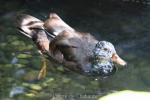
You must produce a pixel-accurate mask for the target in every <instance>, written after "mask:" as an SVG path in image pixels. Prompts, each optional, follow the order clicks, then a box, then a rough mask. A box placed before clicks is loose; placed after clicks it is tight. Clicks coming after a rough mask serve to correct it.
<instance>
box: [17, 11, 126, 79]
mask: <svg viewBox="0 0 150 100" xmlns="http://www.w3.org/2000/svg"><path fill="white" fill-rule="evenodd" d="M16 28H17V30H18V31H19V33H22V34H24V35H25V36H27V37H28V38H30V39H32V41H33V42H34V44H35V45H36V46H37V49H38V50H39V52H40V54H42V55H44V56H45V57H46V58H47V59H48V60H50V61H52V62H55V63H58V64H61V65H63V66H64V67H65V68H67V69H69V70H71V71H75V72H77V73H80V74H83V75H88V76H100V77H107V76H110V75H112V74H114V73H115V72H116V66H115V64H118V65H121V66H123V67H125V66H127V62H126V61H125V60H123V59H122V58H121V57H119V55H118V54H117V52H116V50H115V47H114V45H113V44H112V43H111V42H108V41H105V40H101V41H99V40H97V39H96V38H95V37H94V36H92V35H91V34H90V33H85V32H78V31H76V30H75V29H74V28H72V27H71V26H69V25H68V24H67V23H66V22H64V21H63V20H62V19H61V18H60V17H59V16H58V15H57V14H56V13H50V14H49V18H48V19H46V20H45V21H42V20H40V19H38V18H36V17H34V16H31V15H28V14H20V15H18V16H17V17H16ZM114 63H115V64H114Z"/></svg>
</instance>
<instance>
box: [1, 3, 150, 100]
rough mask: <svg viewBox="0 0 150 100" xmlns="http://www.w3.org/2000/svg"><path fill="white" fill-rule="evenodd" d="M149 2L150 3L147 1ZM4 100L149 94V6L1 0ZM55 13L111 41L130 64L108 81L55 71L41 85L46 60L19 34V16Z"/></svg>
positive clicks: (42, 16)
mask: <svg viewBox="0 0 150 100" xmlns="http://www.w3.org/2000/svg"><path fill="white" fill-rule="evenodd" d="M148 1H149V0H148ZM0 4H3V5H2V6H1V7H0V9H1V10H0V23H1V24H0V100H97V99H98V98H100V97H101V96H104V95H106V94H108V93H112V92H115V91H121V90H133V91H147V92H149V91H150V78H149V76H150V53H149V51H150V46H149V44H150V5H140V4H133V3H117V2H114V1H113V2H111V3H110V2H107V3H106V2H105V3H102V2H98V0H96V1H95V2H94V1H93V2H92V1H90V0H83V1H81V0H75V1H69V0H61V1H60V0H47V1H42V0H33V1H31V2H30V1H29V0H12V1H7V2H5V1H3V0H1V1H0ZM50 12H55V13H57V14H58V15H60V16H61V17H62V19H63V20H64V21H66V22H67V23H68V24H69V25H70V26H72V27H74V28H75V29H76V30H78V31H82V32H90V33H91V34H92V35H94V36H95V37H96V38H97V39H99V40H107V41H110V42H112V43H113V44H114V45H115V47H116V50H117V52H118V54H119V55H120V56H121V57H122V58H123V59H124V60H126V61H127V62H128V66H127V67H126V68H121V67H120V66H118V70H117V72H116V73H115V74H114V75H112V76H110V77H107V78H94V77H87V76H82V75H79V74H77V73H75V72H71V71H64V69H63V67H62V66H60V67H59V68H55V67H56V66H57V65H52V64H51V63H50V62H49V61H48V62H47V64H48V69H47V70H48V72H47V75H46V77H45V78H44V79H43V80H40V81H37V80H36V78H37V75H38V72H39V70H40V68H41V66H42V57H41V56H40V54H39V53H38V51H37V49H36V47H35V45H34V44H33V43H32V41H31V40H30V39H28V38H27V37H25V36H23V35H21V34H19V33H18V32H17V31H16V29H15V27H14V21H13V19H14V17H15V15H16V14H19V13H26V14H31V15H33V16H36V17H37V18H40V19H42V20H45V19H46V18H47V16H48V14H49V13H50Z"/></svg>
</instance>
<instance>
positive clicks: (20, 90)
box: [9, 86, 25, 98]
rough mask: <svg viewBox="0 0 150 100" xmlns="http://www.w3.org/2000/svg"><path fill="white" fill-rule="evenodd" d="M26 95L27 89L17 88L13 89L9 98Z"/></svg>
mask: <svg viewBox="0 0 150 100" xmlns="http://www.w3.org/2000/svg"><path fill="white" fill-rule="evenodd" d="M23 93H25V88H24V87H22V86H16V87H13V88H12V89H11V91H10V93H9V97H11V98H12V97H15V96H17V95H19V94H23Z"/></svg>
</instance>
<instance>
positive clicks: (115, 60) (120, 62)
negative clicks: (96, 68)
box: [111, 54, 127, 66]
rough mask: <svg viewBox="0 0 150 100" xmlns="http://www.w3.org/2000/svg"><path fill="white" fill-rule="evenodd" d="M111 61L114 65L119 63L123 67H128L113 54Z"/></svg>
mask: <svg viewBox="0 0 150 100" xmlns="http://www.w3.org/2000/svg"><path fill="white" fill-rule="evenodd" d="M111 59H112V61H113V62H114V63H117V64H119V65H121V66H126V65H127V63H126V61H124V60H123V59H121V58H120V57H119V56H118V55H117V54H113V55H112V58H111Z"/></svg>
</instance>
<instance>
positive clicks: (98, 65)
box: [91, 41, 127, 76]
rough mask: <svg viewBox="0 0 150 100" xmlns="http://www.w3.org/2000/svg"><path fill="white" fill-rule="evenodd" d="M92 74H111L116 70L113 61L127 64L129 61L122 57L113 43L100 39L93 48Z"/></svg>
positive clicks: (123, 64)
mask: <svg viewBox="0 0 150 100" xmlns="http://www.w3.org/2000/svg"><path fill="white" fill-rule="evenodd" d="M93 55H94V59H93V64H92V71H91V72H92V74H93V75H100V76H109V75H111V74H112V73H114V72H115V71H116V67H115V66H114V64H113V63H117V64H119V65H121V66H126V65H127V63H126V62H125V61H124V60H123V59H121V58H120V57H119V56H118V54H117V53H116V50H115V48H114V46H113V44H112V43H110V42H107V41H99V42H98V43H97V44H96V46H95V48H94V50H93Z"/></svg>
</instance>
